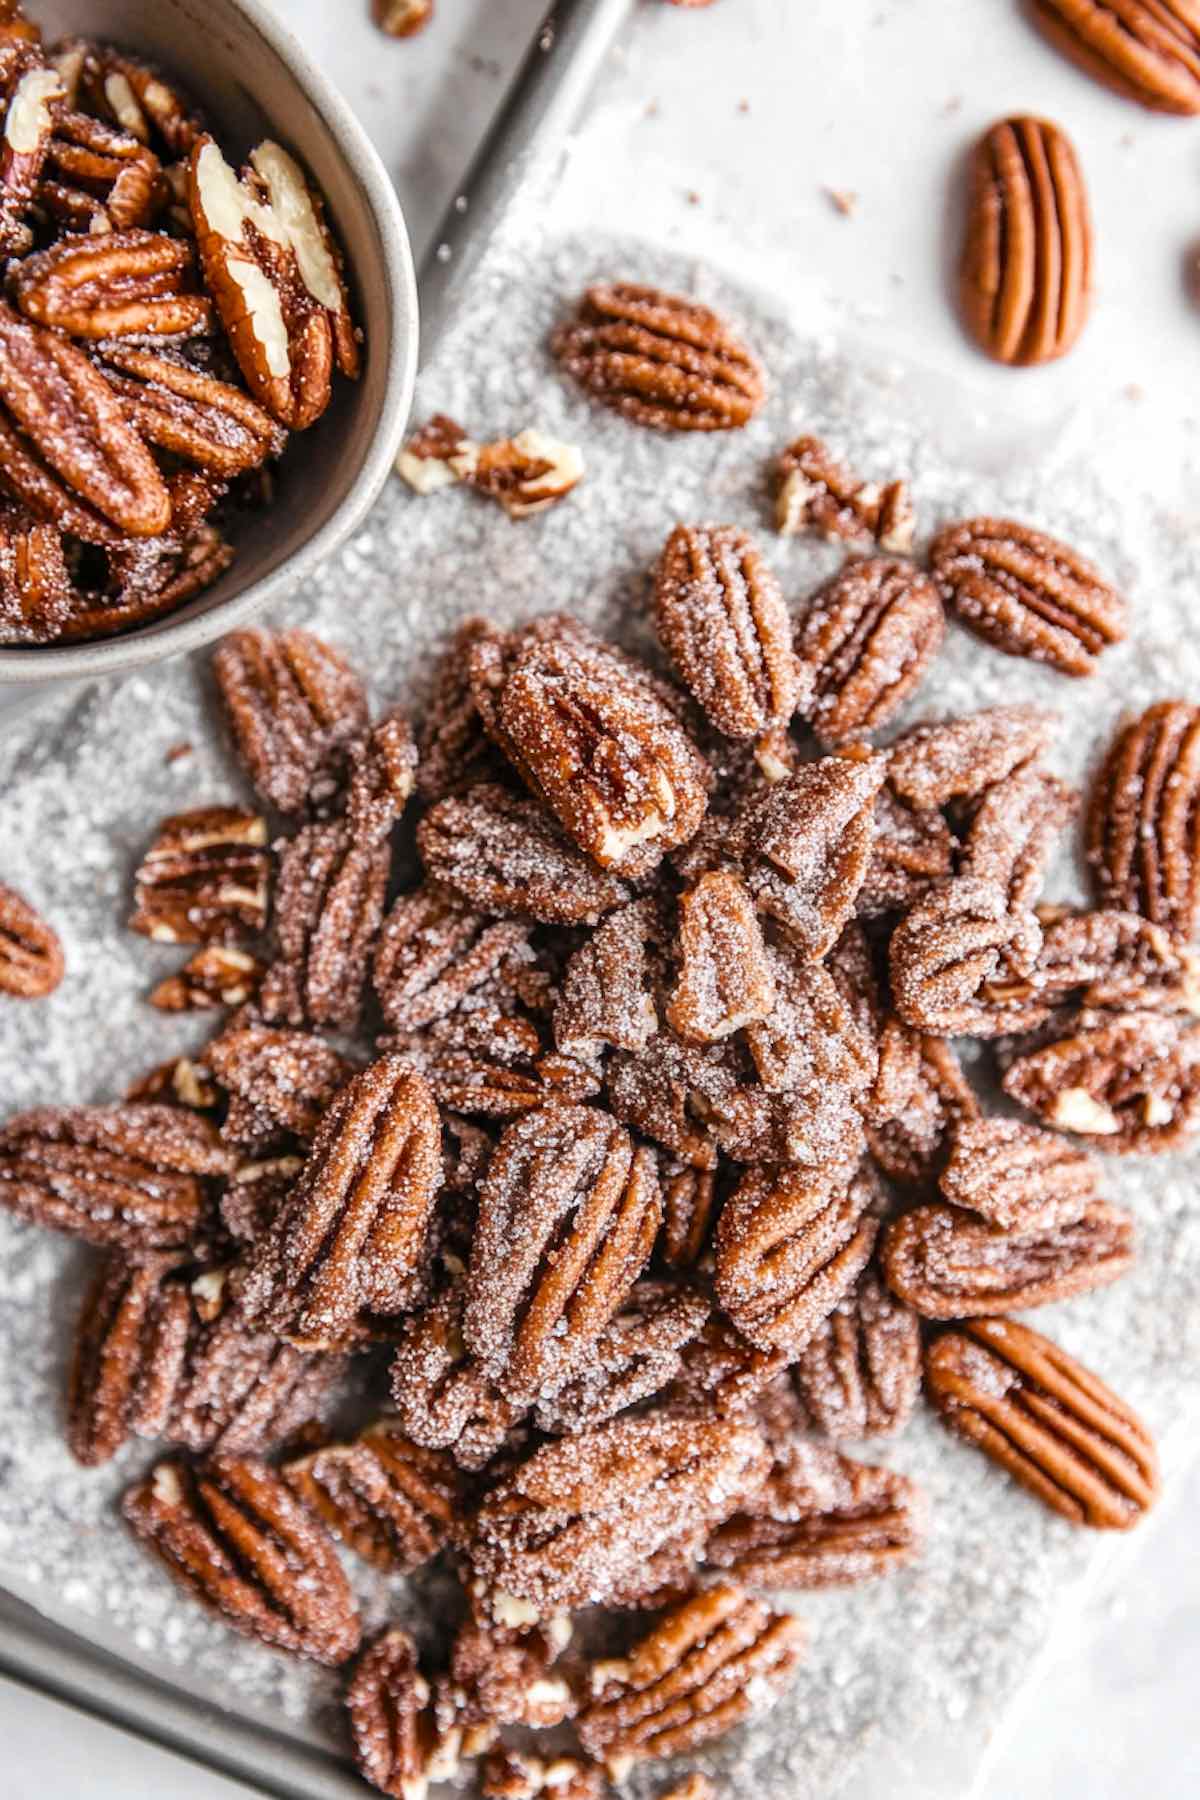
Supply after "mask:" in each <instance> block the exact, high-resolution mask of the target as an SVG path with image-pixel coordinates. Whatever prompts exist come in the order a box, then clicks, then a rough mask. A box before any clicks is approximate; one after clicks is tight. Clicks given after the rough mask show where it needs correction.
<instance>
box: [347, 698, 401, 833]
mask: <svg viewBox="0 0 1200 1800" xmlns="http://www.w3.org/2000/svg"><path fill="white" fill-rule="evenodd" d="M347 755H348V761H349V766H350V777H349V783H348V787H347V793H346V818H347V820H348V821H349V825H350V831H351V835H352V836H353V838H354V840H355V842H356V843H357V844H360V845H363V846H365V845H367V844H377V843H382V842H383V840H384V839H385V838H386V837H387V836H388V834H389V832H390V831H391V830H392V827H393V826H394V825H395V824H396V822H397V821H398V820H399V818H400V816H401V814H402V813H403V811H404V808H405V807H406V806H407V804H408V801H409V798H410V796H411V794H412V791H413V786H414V783H415V778H416V768H417V746H416V744H415V742H414V741H413V734H412V727H411V726H410V725H409V722H408V718H407V716H406V715H405V714H404V713H402V712H401V711H400V709H399V707H393V708H392V710H391V711H390V712H388V713H385V714H384V715H383V717H382V718H381V719H379V720H377V721H376V723H375V724H374V725H372V727H371V729H370V730H369V731H365V732H363V733H362V735H361V736H360V737H357V738H355V739H354V740H353V742H352V743H351V744H350V745H349V747H348V752H347Z"/></svg>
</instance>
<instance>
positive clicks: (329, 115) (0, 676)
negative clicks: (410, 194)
mask: <svg viewBox="0 0 1200 1800" xmlns="http://www.w3.org/2000/svg"><path fill="white" fill-rule="evenodd" d="M228 3H229V4H230V5H231V6H232V7H234V8H235V9H236V10H237V11H238V12H240V13H241V14H242V15H243V17H244V18H245V19H246V21H247V23H248V24H249V25H250V26H251V28H252V29H253V30H254V31H255V33H256V34H257V35H258V36H259V37H260V38H261V39H262V40H263V42H264V43H265V44H266V46H267V48H268V49H269V50H271V51H272V52H273V53H274V54H275V56H276V57H277V58H278V59H279V61H280V62H282V63H283V65H284V66H285V68H286V69H287V71H288V73H289V74H290V75H291V76H292V78H293V79H294V80H295V82H296V84H297V86H298V87H299V88H300V89H301V90H302V92H303V93H304V96H305V98H306V99H307V100H308V102H309V103H310V105H311V106H312V107H313V109H314V111H316V112H317V113H318V114H319V115H320V117H321V120H322V123H323V124H324V126H325V128H326V130H327V131H328V132H329V134H330V136H331V138H332V139H333V141H334V145H335V147H336V149H337V150H338V152H339V154H340V155H341V156H342V158H343V159H344V161H345V162H346V164H347V167H348V169H349V171H350V175H351V179H352V180H353V181H354V182H355V183H356V184H357V186H358V187H359V188H360V189H361V191H362V193H363V197H364V199H365V201H366V204H367V208H368V210H369V212H370V214H371V217H372V219H373V220H374V223H375V228H376V232H377V235H378V239H379V249H380V269H381V274H382V276H383V283H384V290H385V301H386V305H387V308H388V312H389V315H390V318H391V326H392V329H391V333H390V342H389V344H388V351H387V363H386V367H385V370H384V381H383V389H382V393H381V397H380V403H379V416H378V421H377V424H376V428H375V432H374V435H373V437H372V439H371V442H370V445H369V447H368V449H367V453H366V456H365V458H364V459H363V462H362V464H361V466H360V468H359V470H358V473H357V475H356V476H355V477H354V481H353V484H352V486H351V488H350V490H349V492H348V493H347V494H346V496H345V498H344V500H343V501H342V503H341V505H340V506H338V508H337V509H336V511H335V512H334V513H333V514H332V515H331V517H330V518H329V519H328V520H326V522H325V524H324V525H323V526H322V527H321V529H320V530H319V531H318V532H316V533H315V534H314V536H313V537H311V538H309V539H308V540H307V542H306V543H304V544H302V545H301V546H300V547H299V549H297V550H295V551H294V552H293V553H292V554H291V555H290V556H289V557H287V558H286V559H285V561H284V562H282V563H281V564H280V565H279V567H278V568H277V569H274V570H272V572H271V573H270V574H269V575H264V576H263V577H262V579H261V580H259V581H256V582H253V583H252V584H251V585H250V586H249V587H248V588H246V589H245V590H244V592H242V593H240V594H236V595H234V596H232V597H231V598H230V599H228V600H223V601H221V602H220V603H219V604H218V605H216V606H214V607H211V608H210V609H209V610H208V611H207V612H203V613H200V614H198V615H197V616H196V617H195V618H184V619H178V620H176V619H172V618H171V617H169V616H168V618H167V619H166V620H160V621H157V622H156V623H154V624H152V625H149V626H146V627H145V628H144V629H143V630H142V631H141V632H139V631H138V630H136V629H135V630H133V631H131V632H129V633H128V634H127V635H126V636H123V637H117V638H101V639H98V640H96V641H93V642H90V643H85V644H72V645H65V646H56V645H54V644H45V645H34V644H31V645H28V646H22V647H21V648H11V647H10V648H0V696H2V690H3V688H4V686H5V685H7V684H13V685H19V686H22V687H24V686H34V685H36V684H37V683H39V682H51V681H61V680H64V679H68V680H69V679H72V678H76V679H77V678H79V677H98V676H105V675H117V674H121V673H124V672H127V671H128V670H130V669H134V668H140V667H142V666H144V665H145V664H147V663H152V662H158V661H161V660H162V659H163V658H164V657H168V656H181V655H184V654H186V653H187V652H188V651H190V650H198V649H200V648H201V647H202V646H203V645H205V644H209V643H211V642H212V641H213V639H214V638H218V637H223V636H224V635H225V633H226V632H227V631H231V630H233V629H234V628H235V627H236V626H238V625H242V624H244V623H245V622H246V620H247V619H249V618H250V617H252V615H253V614H254V613H256V612H259V611H261V609H262V608H263V607H265V606H268V605H269V604H270V602H271V601H272V600H276V599H278V598H279V597H280V596H281V595H282V593H283V592H284V591H285V589H289V588H293V587H295V586H296V585H298V584H299V583H300V582H302V581H304V580H305V579H306V578H307V577H308V576H309V575H311V574H312V573H313V571H314V570H315V569H316V567H317V565H318V564H319V563H321V562H323V561H324V560H325V559H326V558H327V557H329V556H332V555H333V553H334V552H335V551H336V550H337V549H338V548H339V546H340V545H341V544H343V543H345V541H346V539H347V538H348V537H350V536H351V534H352V533H353V532H355V531H356V530H357V529H358V527H359V526H360V525H361V524H362V522H363V520H364V519H365V518H366V516H367V514H368V512H369V511H370V510H371V508H372V506H374V504H375V501H376V500H377V499H378V498H379V495H380V494H381V493H382V491H383V487H384V484H385V482H386V481H387V479H388V476H389V475H390V474H391V472H392V468H393V465H394V463H395V460H396V456H397V454H398V452H399V449H400V444H401V441H402V439H403V435H404V429H405V426H406V425H407V423H408V415H409V410H410V408H411V406H412V397H413V389H414V387H415V385H416V378H417V355H418V338H419V314H418V301H417V277H416V270H415V267H414V264H413V255H412V245H411V243H410V241H409V236H408V228H407V226H406V224H405V220H404V213H403V210H402V208H401V205H400V201H399V198H398V196H397V193H396V190H395V187H394V186H393V184H392V179H391V177H390V175H389V174H388V172H387V169H386V168H385V167H384V164H383V161H382V159H381V157H380V155H379V152H378V151H377V150H376V148H375V146H374V144H373V143H372V142H371V140H370V138H369V137H368V135H367V133H366V130H365V129H364V127H363V126H362V125H361V124H360V123H359V120H358V117H357V115H356V114H355V112H354V109H353V108H352V106H351V105H350V102H349V101H348V100H347V99H346V98H345V96H344V95H343V94H342V93H341V91H340V90H339V89H338V88H337V87H336V85H335V84H334V83H333V82H332V81H331V80H330V79H329V77H328V76H327V75H325V74H324V73H323V72H322V70H321V69H319V68H318V67H317V65H316V63H315V62H314V61H313V60H312V58H311V57H310V56H309V53H308V51H307V50H306V49H305V48H304V46H303V45H302V44H301V42H300V40H299V38H298V37H297V36H296V34H295V32H294V31H293V30H292V29H291V28H290V26H288V25H286V24H284V23H283V21H282V20H281V19H280V18H279V17H278V15H277V14H276V13H274V12H272V11H269V10H268V9H267V6H266V5H265V4H264V0H228Z"/></svg>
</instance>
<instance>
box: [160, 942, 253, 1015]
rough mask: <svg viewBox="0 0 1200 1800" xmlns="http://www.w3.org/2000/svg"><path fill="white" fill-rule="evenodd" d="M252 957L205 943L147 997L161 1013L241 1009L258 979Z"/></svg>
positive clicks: (225, 947) (251, 993)
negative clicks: (231, 1007) (228, 1007)
mask: <svg viewBox="0 0 1200 1800" xmlns="http://www.w3.org/2000/svg"><path fill="white" fill-rule="evenodd" d="M262 976H263V966H262V964H261V963H260V962H259V960H258V958H257V957H256V956H251V955H249V954H248V952H247V951H245V950H235V949H234V948H233V947H232V945H228V944H226V945H222V944H205V945H203V946H202V947H201V948H200V949H199V950H197V951H196V953H195V954H194V955H193V956H190V957H189V958H188V960H187V962H185V963H184V965H183V967H182V969H180V970H179V972H178V974H175V975H168V976H167V977H166V979H165V980H164V981H160V982H159V984H158V986H157V987H156V988H155V989H154V990H153V992H152V993H151V994H150V996H149V999H150V1004H151V1006H157V1007H158V1008H159V1009H160V1011H162V1012H204V1011H206V1010H207V1009H208V1008H209V1007H213V1006H242V1005H244V1004H245V1002H246V1001H247V1000H252V999H253V998H254V995H255V994H256V993H257V991H258V984H259V982H260V981H261V980H262Z"/></svg>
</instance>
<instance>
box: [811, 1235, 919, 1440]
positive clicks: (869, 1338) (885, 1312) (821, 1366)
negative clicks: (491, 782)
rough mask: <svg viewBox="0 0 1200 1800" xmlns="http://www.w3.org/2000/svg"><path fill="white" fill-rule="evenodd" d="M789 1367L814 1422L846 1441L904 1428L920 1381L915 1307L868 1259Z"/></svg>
mask: <svg viewBox="0 0 1200 1800" xmlns="http://www.w3.org/2000/svg"><path fill="white" fill-rule="evenodd" d="M790 1374H791V1378H792V1385H793V1387H794V1389H795V1393H796V1398H797V1400H798V1402H799V1405H800V1408H801V1416H802V1418H803V1420H804V1422H805V1424H806V1425H807V1427H808V1428H809V1429H810V1430H814V1431H820V1432H822V1433H823V1434H824V1436H825V1437H827V1438H836V1439H841V1440H843V1441H845V1442H849V1441H850V1440H852V1439H854V1438H865V1437H882V1436H884V1434H885V1433H888V1432H894V1431H899V1430H900V1428H901V1426H903V1425H905V1424H906V1423H907V1422H908V1419H909V1416H910V1414H911V1413H912V1410H913V1407H914V1406H915V1404H916V1399H917V1394H918V1392H919V1390H920V1386H921V1334H920V1328H919V1326H918V1322H917V1315H916V1313H915V1312H914V1311H913V1309H912V1308H911V1307H910V1306H908V1305H906V1304H905V1302H904V1301H903V1300H900V1299H898V1298H897V1296H896V1295H895V1294H892V1293H889V1291H888V1289H887V1288H886V1287H885V1286H884V1284H883V1282H882V1281H881V1280H880V1278H879V1276H878V1274H877V1273H876V1271H875V1269H874V1267H873V1266H868V1267H867V1268H866V1269H864V1270H863V1272H862V1274H861V1275H860V1276H859V1278H858V1280H857V1281H856V1282H855V1284H854V1286H853V1287H852V1288H851V1289H850V1291H849V1293H848V1294H846V1295H844V1296H843V1298H842V1299H841V1300H839V1301H838V1303H837V1305H836V1306H835V1307H834V1309H833V1311H832V1312H831V1313H830V1314H829V1316H828V1318H826V1319H824V1320H823V1321H822V1323H821V1324H820V1325H818V1327H817V1329H816V1331H815V1332H814V1333H813V1335H812V1337H811V1338H810V1339H809V1341H808V1343H807V1344H806V1345H805V1346H804V1348H803V1349H802V1350H801V1352H800V1355H799V1357H798V1358H797V1360H796V1361H795V1362H794V1363H793V1364H792V1367H791V1370H790Z"/></svg>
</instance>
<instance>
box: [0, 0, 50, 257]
mask: <svg viewBox="0 0 1200 1800" xmlns="http://www.w3.org/2000/svg"><path fill="white" fill-rule="evenodd" d="M3 29H4V30H5V32H6V39H5V43H4V53H3V60H2V62H0V86H2V88H3V95H2V96H0V101H2V111H3V118H4V134H3V138H2V139H0V253H2V254H3V255H4V256H5V257H9V256H13V255H17V256H20V255H23V254H24V252H25V251H27V250H28V249H29V247H30V245H31V244H32V243H33V232H32V230H31V229H30V225H29V223H28V215H29V213H30V210H31V208H32V207H33V204H34V201H35V199H36V196H37V188H38V183H39V181H40V179H41V174H42V169H43V167H44V165H45V161H46V155H47V152H48V151H49V148H50V139H51V135H52V133H53V131H54V125H55V120H56V119H57V117H58V116H59V114H60V113H61V112H62V109H63V102H64V101H65V99H66V89H65V87H64V86H63V82H62V78H61V76H60V75H59V74H58V71H57V70H56V69H54V68H47V67H46V63H45V59H44V57H43V56H42V54H41V49H40V46H39V45H38V44H37V43H36V42H35V41H33V40H31V39H28V38H25V39H15V38H13V37H12V36H9V35H7V32H8V29H9V28H8V27H7V26H4V27H3Z"/></svg>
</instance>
